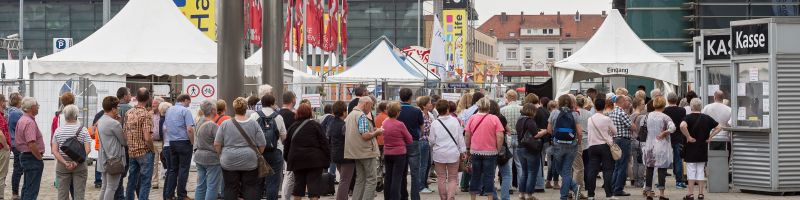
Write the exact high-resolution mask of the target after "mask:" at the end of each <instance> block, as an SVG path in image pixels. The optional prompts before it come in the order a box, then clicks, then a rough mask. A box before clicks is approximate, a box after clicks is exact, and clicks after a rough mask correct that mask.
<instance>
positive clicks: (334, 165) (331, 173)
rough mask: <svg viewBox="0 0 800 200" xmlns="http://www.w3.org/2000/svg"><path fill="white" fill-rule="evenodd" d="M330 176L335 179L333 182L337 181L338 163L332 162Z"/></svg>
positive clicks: (329, 170) (329, 167)
mask: <svg viewBox="0 0 800 200" xmlns="http://www.w3.org/2000/svg"><path fill="white" fill-rule="evenodd" d="M328 174H330V175H331V176H332V177H333V180H336V163H334V162H333V161H331V164H330V166H328Z"/></svg>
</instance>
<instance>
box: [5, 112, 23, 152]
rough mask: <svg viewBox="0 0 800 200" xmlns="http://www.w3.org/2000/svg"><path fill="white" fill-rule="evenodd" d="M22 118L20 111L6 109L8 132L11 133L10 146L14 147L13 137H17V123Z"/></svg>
mask: <svg viewBox="0 0 800 200" xmlns="http://www.w3.org/2000/svg"><path fill="white" fill-rule="evenodd" d="M20 118H22V110H20V109H19V108H16V107H11V108H9V109H8V132H9V133H11V144H12V145H14V137H15V136H16V135H17V134H16V133H17V122H18V121H19V119H20Z"/></svg>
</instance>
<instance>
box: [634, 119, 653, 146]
mask: <svg viewBox="0 0 800 200" xmlns="http://www.w3.org/2000/svg"><path fill="white" fill-rule="evenodd" d="M648 116H650V115H649V114H644V120H642V125H641V126H639V132H638V133H636V140H639V142H647V134H648V133H647V117H648Z"/></svg>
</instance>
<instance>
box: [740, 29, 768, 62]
mask: <svg viewBox="0 0 800 200" xmlns="http://www.w3.org/2000/svg"><path fill="white" fill-rule="evenodd" d="M731 36H733V38H732V39H733V41H731V43H733V44H732V45H733V53H734V54H735V55H748V54H765V53H768V52H769V24H751V25H742V26H732V27H731Z"/></svg>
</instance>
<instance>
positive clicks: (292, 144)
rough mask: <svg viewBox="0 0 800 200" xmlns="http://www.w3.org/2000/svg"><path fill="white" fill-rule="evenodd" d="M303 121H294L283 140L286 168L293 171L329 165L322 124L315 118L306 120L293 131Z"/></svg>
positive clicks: (328, 153)
mask: <svg viewBox="0 0 800 200" xmlns="http://www.w3.org/2000/svg"><path fill="white" fill-rule="evenodd" d="M302 123H303V121H296V122H295V123H294V124H292V127H290V128H289V131H288V132H289V133H288V134H287V136H286V140H285V141H284V143H283V145H284V149H286V151H284V152H283V157H284V159H286V170H289V171H295V170H303V169H313V168H326V167H328V166H329V165H330V160H331V158H330V155H331V151H330V149H329V148H328V139H327V138H326V137H325V133H324V132H323V130H322V126H321V125H320V124H319V123H317V122H316V121H315V120H310V121H308V122H307V123H306V124H305V125H304V126H303V127H301V128H300V131H297V134H296V135H295V134H294V132H295V130H296V129H298V126H300V124H302Z"/></svg>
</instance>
